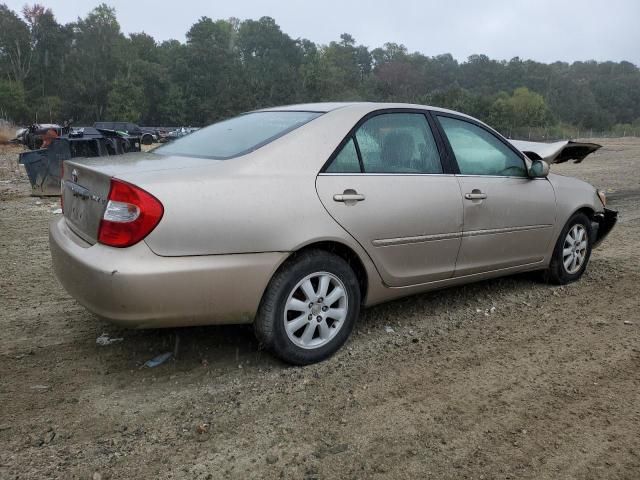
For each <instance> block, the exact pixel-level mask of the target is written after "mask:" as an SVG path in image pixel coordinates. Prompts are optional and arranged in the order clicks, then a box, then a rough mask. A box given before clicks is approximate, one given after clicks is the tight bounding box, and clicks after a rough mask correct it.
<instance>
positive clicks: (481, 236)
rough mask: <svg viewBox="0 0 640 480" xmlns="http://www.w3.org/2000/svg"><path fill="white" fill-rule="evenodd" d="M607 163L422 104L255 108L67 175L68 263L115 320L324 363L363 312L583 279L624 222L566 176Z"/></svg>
mask: <svg viewBox="0 0 640 480" xmlns="http://www.w3.org/2000/svg"><path fill="white" fill-rule="evenodd" d="M597 148H599V145H595V144H591V143H576V142H558V143H554V144H538V143H532V142H511V141H509V140H507V139H505V138H504V137H502V136H501V135H500V134H499V133H497V132H496V131H495V130H493V129H492V128H490V127H488V126H487V125H485V124H484V123H482V122H480V121H478V120H475V119H473V118H471V117H469V116H467V115H464V114H461V113H457V112H453V111H449V110H443V109H439V108H434V107H427V106H421V105H406V104H379V103H325V104H309V105H294V106H287V107H279V108H271V109H265V110H260V111H254V112H250V113H246V114H243V115H240V116H238V117H235V118H232V119H230V120H226V121H223V122H219V123H215V124H213V125H211V126H209V127H206V128H203V129H201V130H198V131H196V132H194V133H192V134H190V135H188V136H185V137H183V138H180V139H177V140H175V141H174V142H172V143H169V144H166V145H165V146H162V147H160V148H157V149H156V150H154V151H153V152H151V153H134V154H128V155H124V156H114V157H106V158H105V157H101V158H88V159H73V160H69V161H66V162H65V164H64V173H63V181H62V201H63V211H64V215H63V217H60V218H58V219H56V220H55V221H54V222H53V223H52V224H51V226H50V244H51V254H52V257H53V265H54V269H55V273H56V276H57V277H58V279H59V280H60V282H61V283H62V284H63V286H64V287H65V288H66V290H67V291H68V292H69V293H70V294H71V295H72V296H73V297H75V298H76V299H77V300H78V301H79V302H80V303H81V304H82V305H84V306H85V307H86V308H87V309H89V310H90V311H92V312H94V313H95V314H97V315H98V316H100V317H103V318H105V319H107V320H109V321H112V322H114V323H117V324H120V325H125V326H129V327H133V328H156V327H169V326H188V325H209V324H223V323H248V324H253V325H254V328H255V332H256V335H257V336H258V338H259V340H260V341H261V342H262V343H263V344H264V346H266V347H267V348H269V349H270V350H271V351H272V352H273V353H274V354H275V355H277V356H278V357H280V358H282V359H283V360H285V361H287V362H290V363H293V364H308V363H313V362H317V361H320V360H323V359H325V358H327V357H329V356H330V355H331V354H333V353H334V352H335V351H336V350H338V349H339V348H340V347H341V346H342V345H343V344H344V342H345V341H346V340H347V338H348V337H349V334H350V333H351V331H352V329H353V327H354V324H355V322H356V321H357V319H358V315H359V312H360V309H361V308H362V307H367V306H370V305H374V304H377V303H381V302H385V301H387V300H391V299H395V298H399V297H403V296H406V295H412V294H415V293H419V292H425V291H429V290H435V289H439V288H443V287H448V286H451V285H460V284H464V283H469V282H474V281H477V280H483V279H487V278H492V277H498V276H502V275H509V274H513V273H516V272H523V271H532V270H540V271H542V272H544V276H545V277H546V278H547V279H548V280H549V281H551V282H555V283H567V282H572V281H575V280H577V279H579V278H580V276H581V275H582V274H583V272H584V271H585V268H586V267H587V263H588V262H589V256H590V254H591V249H592V248H593V247H595V246H596V245H598V243H599V242H601V241H602V239H603V238H604V237H605V236H606V235H607V234H608V233H609V231H610V230H611V229H612V228H613V226H614V224H615V222H616V216H617V214H616V212H614V211H612V210H609V209H607V208H605V203H606V199H605V197H604V194H603V193H602V192H600V191H598V190H596V189H595V188H594V187H592V186H591V185H589V184H587V183H584V182H582V181H580V180H577V179H574V178H570V177H565V176H560V175H555V174H550V173H549V164H550V163H554V162H562V161H567V160H574V161H576V162H580V161H582V160H583V159H584V157H585V156H587V155H588V154H589V153H591V152H593V151H595V150H597Z"/></svg>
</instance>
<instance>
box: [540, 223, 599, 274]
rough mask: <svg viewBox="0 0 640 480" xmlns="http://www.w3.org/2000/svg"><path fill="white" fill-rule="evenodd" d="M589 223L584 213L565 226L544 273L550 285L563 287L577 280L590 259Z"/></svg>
mask: <svg viewBox="0 0 640 480" xmlns="http://www.w3.org/2000/svg"><path fill="white" fill-rule="evenodd" d="M590 225H591V222H590V221H589V218H588V217H587V216H586V215H585V214H584V213H576V214H575V215H574V216H573V217H571V218H570V219H569V221H568V222H567V224H566V225H565V227H564V229H563V230H562V233H561V234H560V237H559V238H558V241H557V243H556V246H555V249H554V251H553V258H552V259H551V263H550V265H549V269H548V270H547V271H546V278H547V280H548V281H550V282H551V283H555V284H558V285H564V284H567V283H571V282H575V281H576V280H578V279H579V278H580V277H581V276H582V274H583V273H584V271H585V270H586V268H587V264H588V263H589V258H590V257H591V244H592V242H593V241H592V239H591V238H590V231H591V228H590Z"/></svg>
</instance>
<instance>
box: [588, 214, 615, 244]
mask: <svg viewBox="0 0 640 480" xmlns="http://www.w3.org/2000/svg"><path fill="white" fill-rule="evenodd" d="M594 220H595V222H594V223H595V225H594V230H595V235H594V238H595V241H594V242H593V247H594V248H595V247H597V246H598V245H600V244H601V243H602V241H603V240H604V239H605V238H607V235H609V233H610V232H611V230H613V227H614V226H615V225H616V222H617V221H618V212H617V211H616V210H609V209H608V208H605V209H604V212H602V213H596V215H595V218H594Z"/></svg>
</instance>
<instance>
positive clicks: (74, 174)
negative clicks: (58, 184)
mask: <svg viewBox="0 0 640 480" xmlns="http://www.w3.org/2000/svg"><path fill="white" fill-rule="evenodd" d="M71 181H72V182H73V183H78V170H76V169H75V168H74V169H73V170H71Z"/></svg>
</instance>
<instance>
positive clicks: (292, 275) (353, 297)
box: [254, 250, 360, 365]
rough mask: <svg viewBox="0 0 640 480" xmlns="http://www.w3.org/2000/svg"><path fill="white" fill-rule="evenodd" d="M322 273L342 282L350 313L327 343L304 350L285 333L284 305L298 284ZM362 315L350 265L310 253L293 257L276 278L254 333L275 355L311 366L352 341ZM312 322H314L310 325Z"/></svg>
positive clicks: (323, 254) (259, 313) (318, 252)
mask: <svg viewBox="0 0 640 480" xmlns="http://www.w3.org/2000/svg"><path fill="white" fill-rule="evenodd" d="M320 272H323V273H324V272H327V273H329V274H331V275H333V276H334V277H336V278H337V279H339V281H340V282H342V285H343V286H344V290H345V291H346V299H347V300H346V301H347V314H346V318H345V319H344V320H343V321H342V324H341V326H340V327H339V328H338V329H337V333H335V334H334V336H333V337H332V338H330V339H329V340H328V343H326V344H324V345H321V346H318V347H316V348H302V347H300V346H299V345H297V344H295V343H294V342H293V341H292V340H291V339H290V338H289V335H288V334H287V332H286V329H285V305H286V303H287V300H288V299H289V296H290V295H292V293H293V292H294V291H295V289H296V286H297V285H298V284H299V282H301V281H302V280H303V279H305V278H306V277H307V276H309V275H313V274H315V273H320ZM314 289H315V287H314ZM327 297H329V295H327ZM329 307H331V306H329ZM329 307H327V308H329ZM323 308H324V307H323ZM359 313H360V287H359V285H358V279H357V278H356V275H355V273H354V272H353V270H352V269H351V267H350V266H349V264H348V263H347V262H346V261H345V260H343V259H342V258H340V257H338V256H336V255H333V254H331V253H329V252H326V251H323V250H309V251H306V252H303V253H300V254H297V255H295V256H293V257H292V258H291V259H289V260H288V261H287V262H286V263H285V264H284V265H283V266H282V267H281V268H280V269H279V270H278V271H277V272H276V274H275V275H274V276H273V278H272V279H271V282H269V285H268V286H267V289H266V291H265V294H264V296H263V298H262V301H261V303H260V307H259V310H258V314H257V316H256V320H255V322H254V331H255V334H256V337H258V340H259V341H260V343H261V344H262V345H263V346H264V347H265V348H266V349H267V350H269V351H271V352H272V353H273V354H274V355H275V356H277V357H279V358H280V359H282V360H284V361H285V362H287V363H291V364H294V365H308V364H311V363H316V362H320V361H322V360H325V359H327V358H329V357H330V356H331V355H333V354H334V353H335V352H336V351H337V350H338V349H340V347H342V345H343V344H344V343H345V342H346V341H347V339H348V338H349V335H350V334H351V331H352V330H353V327H354V325H355V322H356V320H357V318H358V315H359ZM312 315H313V314H312ZM328 321H330V320H328ZM311 322H313V320H311V321H310V322H308V323H309V325H311ZM314 325H315V324H314ZM301 328H302V329H305V328H306V327H304V326H303V327H301ZM314 328H315V327H314ZM316 333H319V330H317V331H316Z"/></svg>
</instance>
